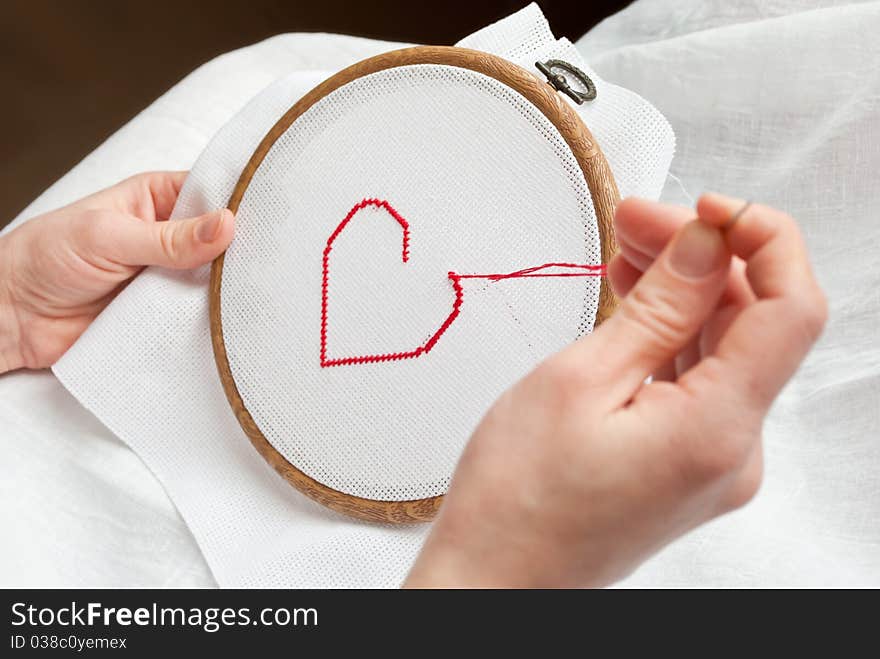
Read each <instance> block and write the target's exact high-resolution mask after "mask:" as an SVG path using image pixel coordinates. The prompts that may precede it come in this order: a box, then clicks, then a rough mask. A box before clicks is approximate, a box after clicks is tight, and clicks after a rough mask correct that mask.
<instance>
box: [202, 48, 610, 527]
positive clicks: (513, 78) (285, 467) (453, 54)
mask: <svg viewBox="0 0 880 659" xmlns="http://www.w3.org/2000/svg"><path fill="white" fill-rule="evenodd" d="M415 64H435V65H447V66H455V67H459V68H464V69H470V70H471V71H477V72H479V73H482V74H484V75H486V76H489V77H491V78H494V79H495V80H498V81H499V82H501V83H503V84H505V85H507V86H508V87H511V88H512V89H514V90H516V91H517V92H519V93H520V94H522V95H523V96H524V97H525V98H526V99H527V100H528V101H530V102H531V103H532V104H533V105H534V106H536V107H537V108H538V109H539V110H540V111H541V112H542V113H543V114H544V116H546V117H547V119H549V120H550V121H551V122H552V123H553V124H554V125H555V126H556V128H557V130H559V133H560V134H561V135H562V137H563V138H564V139H565V141H566V143H567V144H568V146H569V148H571V151H572V153H573V154H574V156H575V158H576V159H577V162H578V163H579V164H580V167H581V170H582V171H583V173H584V178H585V179H586V182H587V185H588V187H589V190H590V195H591V196H592V199H593V206H594V208H595V211H596V220H597V223H598V229H599V235H600V238H601V249H602V261H603V263H608V262H609V260H610V259H611V256H612V255H613V254H614V252H615V251H616V247H617V246H616V242H615V239H614V228H613V224H612V218H613V216H614V209H615V208H616V206H617V202H618V199H619V193H618V191H617V185H616V183H615V181H614V177H613V175H612V173H611V169H610V168H609V166H608V163H607V162H606V160H605V157H604V156H603V155H602V152H601V150H600V149H599V145H598V144H597V143H596V141H595V139H594V138H593V136H592V134H591V133H590V131H589V130H588V129H587V127H586V126H585V125H584V123H583V121H581V118H580V117H579V116H578V114H577V113H576V112H575V111H574V110H573V109H572V107H571V106H570V105H569V104H568V103H567V102H566V101H565V100H564V99H563V98H562V96H561V94H559V93H557V91H556V89H554V87H552V86H551V85H550V84H548V82H547V81H545V80H541V79H540V78H538V77H537V76H535V75H533V74H532V73H530V72H529V71H527V70H525V69H523V68H521V67H519V66H517V65H516V64H513V63H512V62H509V61H507V60H505V59H502V58H500V57H496V56H494V55H490V54H488V53H483V52H479V51H475V50H469V49H465V48H456V47H449V46H419V47H415V48H404V49H402V50H395V51H391V52H388V53H383V54H381V55H377V56H375V57H371V58H369V59H366V60H363V61H361V62H358V63H357V64H354V65H352V66H350V67H348V68H347V69H343V70H342V71H340V72H339V73H337V74H336V75H334V76H332V77H331V78H329V79H327V80H325V81H324V82H322V83H321V84H320V85H318V86H317V87H315V88H314V89H313V90H312V91H310V92H309V93H308V94H306V95H305V96H303V97H302V98H301V99H300V100H299V101H297V102H296V103H295V104H294V105H293V107H291V108H290V109H289V110H288V111H287V112H286V113H285V114H284V115H283V116H282V117H281V118H280V119H279V120H278V122H277V123H276V124H275V125H274V126H273V127H272V129H271V130H270V131H269V132H268V133H267V135H266V136H265V137H264V138H263V140H262V141H261V142H260V144H259V146H257V148H256V150H255V151H254V153H253V155H252V156H251V159H250V160H249V161H248V163H247V165H246V166H245V168H244V170H243V171H242V173H241V177H240V178H239V180H238V183H237V185H236V186H235V190H234V191H233V193H232V197H231V198H230V199H229V204H228V205H227V206H228V208H229V209H230V210H232V212H234V213H237V212H238V207H239V204H240V203H241V199H242V197H243V196H244V193H245V190H247V187H248V185H249V184H250V182H251V179H252V178H253V176H254V174H255V173H256V171H257V169H258V168H259V166H260V164H261V163H262V162H263V159H264V157H265V156H266V154H267V152H268V151H269V149H270V148H271V147H272V145H273V144H274V143H275V141H276V140H277V139H278V138H279V137H280V136H281V135H283V134H284V133H285V132H286V131H287V129H288V128H290V126H291V125H292V124H293V122H294V121H296V119H297V118H298V117H300V116H301V115H302V114H303V113H305V112H306V111H307V110H308V109H309V108H311V107H312V106H313V105H314V104H315V103H316V102H318V101H319V100H320V99H322V98H323V97H324V96H326V95H327V94H329V93H331V92H333V91H334V90H336V89H338V88H339V87H342V86H343V85H346V84H348V83H350V82H352V81H353V80H356V79H357V78H360V77H362V76H366V75H369V74H372V73H376V72H378V71H383V70H385V69H390V68H394V67H399V66H410V65H415ZM224 257H225V255H224V254H221V255H220V256H218V257H217V258H216V259H215V260H214V263H213V265H212V267H211V281H210V288H209V296H210V319H211V342H212V344H213V346H214V357H215V361H216V363H217V369H218V371H219V373H220V381H221V382H222V384H223V389H224V391H225V392H226V397H227V399H228V400H229V404H230V405H231V406H232V410H233V411H234V412H235V416H236V418H237V419H238V422H239V423H240V424H241V427H242V429H243V430H244V432H245V434H246V435H247V436H248V438H249V439H250V441H251V443H252V444H253V445H254V447H255V448H256V449H257V451H258V452H259V453H260V455H261V456H263V458H264V459H265V460H266V461H267V462H268V463H269V464H270V465H272V467H273V468H274V469H275V470H276V471H277V472H278V473H279V474H281V476H283V477H284V478H285V480H287V481H288V482H289V483H290V484H292V485H293V486H294V487H295V488H296V489H298V490H299V491H300V492H302V493H303V494H305V495H306V496H308V497H309V498H311V499H314V500H315V501H317V502H319V503H321V504H323V505H325V506H327V507H328V508H331V509H333V510H335V511H337V512H340V513H343V514H345V515H349V516H353V517H357V518H360V519H365V520H369V521H373V522H384V523H397V524H405V523H413V522H426V521H429V520H431V519H432V518H433V517H434V516H435V515H436V513H437V511H438V509H439V508H440V504H441V503H442V500H443V496H442V495H439V496H435V497H429V498H425V499H415V500H410V501H378V500H374V499H365V498H362V497H357V496H353V495H350V494H346V493H344V492H340V491H338V490H335V489H332V488H330V487H328V486H326V485H324V484H323V483H320V482H318V481H316V480H315V479H313V478H311V477H310V476H308V475H306V474H305V473H303V472H302V471H300V470H299V469H298V468H297V467H296V466H294V465H293V464H291V463H290V462H289V461H288V460H287V458H285V457H284V456H283V455H282V454H281V453H280V452H279V451H278V450H277V449H275V447H274V446H272V445H271V444H270V443H269V441H268V440H267V439H266V437H265V436H264V435H263V433H262V431H261V430H260V428H259V427H258V426H257V424H256V422H255V421H254V419H253V417H252V416H251V414H250V412H249V411H248V410H247V408H246V407H245V405H244V402H243V400H242V398H241V395H240V393H239V391H238V387H237V385H236V384H235V380H234V379H233V376H232V371H231V370H230V367H229V360H228V358H227V353H226V345H225V343H224V339H223V326H222V314H221V297H220V292H221V283H222V280H223V261H224ZM616 305H617V302H616V299H615V296H614V293H613V292H612V290H611V288H610V286H609V285H608V281H607V280H606V279H605V278H603V279H602V281H601V284H600V292H599V305H598V309H597V312H596V325H598V324H599V323H601V322H602V321H603V320H605V319H607V318H608V317H609V316H610V315H611V314H612V313H613V311H614V309H615V307H616Z"/></svg>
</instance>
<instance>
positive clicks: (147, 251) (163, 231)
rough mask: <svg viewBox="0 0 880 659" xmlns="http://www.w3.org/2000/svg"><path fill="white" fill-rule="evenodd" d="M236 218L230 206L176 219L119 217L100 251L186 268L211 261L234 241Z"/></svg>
mask: <svg viewBox="0 0 880 659" xmlns="http://www.w3.org/2000/svg"><path fill="white" fill-rule="evenodd" d="M233 225H234V217H233V215H232V212H231V211H229V210H227V209H225V208H224V209H222V210H219V211H214V212H211V213H207V214H205V215H201V216H199V217H194V218H190V219H186V220H176V221H174V222H140V221H137V220H136V219H135V218H132V217H127V218H125V219H124V220H122V221H119V220H117V222H116V225H115V226H114V228H113V230H112V232H111V234H110V235H109V236H108V237H107V238H106V239H105V240H103V241H101V244H102V249H103V251H104V252H105V253H103V254H98V256H101V257H103V258H106V259H110V260H112V261H114V262H116V263H119V264H122V265H129V266H147V265H158V266H162V267H165V268H175V269H187V268H195V267H198V266H200V265H204V264H205V263H209V262H210V261H212V260H213V259H215V258H216V257H217V256H219V255H220V254H221V253H222V252H223V251H224V250H225V249H226V248H227V247H228V246H229V243H230V242H231V241H232V234H233V231H234V226H233Z"/></svg>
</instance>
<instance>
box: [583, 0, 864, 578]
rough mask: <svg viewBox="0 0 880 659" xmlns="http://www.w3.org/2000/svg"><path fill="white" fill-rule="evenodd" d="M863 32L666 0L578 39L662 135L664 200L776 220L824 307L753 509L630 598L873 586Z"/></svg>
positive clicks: (711, 531)
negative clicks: (774, 214)
mask: <svg viewBox="0 0 880 659" xmlns="http://www.w3.org/2000/svg"><path fill="white" fill-rule="evenodd" d="M878 30H880V3H878V2H869V3H841V2H821V1H815V0H814V1H812V2H803V1H800V2H797V1H793V0H775V1H774V2H760V3H731V2H724V0H713V1H711V2H688V1H687V0H675V1H669V0H667V1H662V2H661V1H645V2H637V3H635V4H634V5H631V6H630V7H629V8H628V9H626V10H624V11H623V12H622V13H621V14H619V15H617V16H615V17H613V18H611V19H609V20H607V21H605V22H604V23H603V24H600V25H599V26H597V27H596V28H595V29H594V30H593V31H592V32H590V33H589V34H588V35H587V36H586V37H585V38H584V39H583V40H581V42H580V43H579V46H580V47H581V48H582V49H583V51H584V52H585V53H587V54H588V56H589V61H590V63H591V65H592V66H593V67H595V68H596V70H597V71H599V73H600V74H601V75H602V76H603V77H605V78H607V79H609V80H614V81H615V82H619V83H620V84H623V85H626V86H627V87H628V88H630V89H632V90H633V91H636V92H638V93H640V94H642V95H644V96H645V98H648V99H650V100H651V101H652V102H654V103H655V104H656V105H657V107H658V108H659V109H660V110H661V111H662V112H663V113H664V115H665V116H666V117H667V118H668V119H669V120H670V122H671V123H672V125H673V127H674V129H675V132H676V137H677V142H678V147H677V154H676V158H675V161H674V162H673V165H672V175H673V177H675V178H673V177H670V182H669V184H668V186H667V189H666V190H665V191H664V195H663V196H664V198H665V199H666V200H669V201H673V202H681V203H688V201H689V199H690V197H692V196H694V197H695V196H697V195H699V194H700V193H701V192H703V191H705V190H716V191H719V192H726V193H729V194H734V195H738V196H740V197H742V198H750V199H755V200H759V201H762V202H765V203H768V204H771V205H773V206H777V207H779V208H783V209H785V210H786V211H788V212H790V213H791V214H792V215H793V216H794V217H795V218H797V219H798V221H799V223H800V226H801V228H802V230H803V232H804V235H805V237H806V241H807V244H808V247H809V249H810V252H811V255H812V259H813V263H814V265H815V269H816V272H817V275H818V278H819V281H820V283H821V284H822V287H823V288H824V290H825V292H826V294H827V295H828V298H829V302H830V320H829V323H828V326H827V328H826V330H825V334H824V337H823V338H822V339H821V340H820V342H819V343H818V345H817V346H816V348H815V349H814V350H813V352H812V353H811V354H810V356H809V357H808V359H807V361H806V363H805V364H804V365H803V367H802V368H801V370H800V372H799V373H798V375H797V376H796V378H795V379H794V380H793V381H792V382H791V383H790V385H789V386H788V387H787V388H786V389H785V391H784V392H783V394H782V396H781V397H780V398H779V399H778V401H777V403H776V405H775V406H774V408H773V410H772V413H771V414H770V416H769V418H768V420H767V423H766V425H765V428H764V439H765V455H766V468H765V479H764V485H763V488H762V490H761V492H760V494H759V495H758V497H757V498H756V499H755V500H754V501H753V502H752V503H751V504H750V505H749V506H747V507H746V508H745V509H743V510H741V511H738V512H737V513H735V514H732V515H729V516H727V517H724V518H722V519H720V520H717V521H716V522H714V523H712V524H709V525H708V526H706V527H704V528H701V529H698V530H697V531H696V532H694V533H692V534H690V535H689V536H688V537H686V538H684V539H682V540H681V541H679V542H676V543H674V544H673V545H672V546H671V547H669V548H668V549H667V550H665V551H664V552H662V553H661V554H660V555H659V556H657V557H656V558H655V559H653V560H651V561H649V562H648V563H647V564H646V565H645V566H643V568H642V569H641V570H639V571H638V572H637V573H636V574H635V575H633V576H632V577H631V578H630V579H629V580H628V581H627V583H628V584H630V585H691V586H699V585H706V586H708V585H725V586H769V585H778V586H810V585H812V586H823V585H835V586H874V587H877V586H880V342H878V340H877V337H878V329H877V324H878V320H880V266H878V264H877V258H876V246H877V245H878V244H880V222H878V220H877V213H878V208H880V185H878V181H877V176H876V172H878V171H880V124H878V122H877V117H878V116H880V76H878V75H877V72H878V68H877V63H878V62H880V44H878V42H877V39H876V35H877V32H878ZM676 179H678V180H676ZM679 182H680V183H679ZM756 340H760V337H756Z"/></svg>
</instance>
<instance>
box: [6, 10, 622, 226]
mask: <svg viewBox="0 0 880 659" xmlns="http://www.w3.org/2000/svg"><path fill="white" fill-rule="evenodd" d="M526 4H528V1H527V0H488V1H483V2H480V1H474V0H471V1H470V2H463V1H450V2H435V3H425V2H419V0H409V1H400V0H379V1H377V2H353V1H351V0H349V1H348V2H344V1H341V0H312V1H310V2H302V1H299V2H298V1H297V0H245V1H239V0H236V1H232V0H225V1H224V0H212V1H206V0H198V1H189V0H138V1H136V2H135V1H130V0H54V1H53V0H0V89H3V90H4V91H5V94H4V98H3V102H2V103H0V126H2V132H0V134H2V137H0V163H2V164H0V190H2V191H3V193H2V198H0V227H2V226H4V225H5V224H6V223H7V222H9V221H10V220H11V219H12V218H13V217H14V216H15V215H16V214H17V213H18V212H19V211H20V210H21V209H22V208H24V207H25V206H26V205H27V204H28V203H29V202H30V201H31V200H32V199H34V198H35V197H36V196H37V195H39V194H40V193H41V192H42V191H43V190H44V189H45V188H47V187H48V186H49V185H50V184H51V183H52V182H53V181H55V180H56V179H57V178H59V177H60V176H61V175H62V174H64V173H65V172H66V171H67V170H68V169H70V168H71V167H72V166H73V165H75V164H76V163H77V162H78V161H79V160H80V159H82V158H83V157H84V156H85V155H86V154H88V153H89V152H90V151H91V150H92V149H94V148H95V147H96V146H97V145H99V144H100V143H101V142H102V141H104V140H105V139H106V138H107V137H108V136H109V135H111V134H112V133H113V132H114V131H115V130H116V129H117V128H119V127H120V126H121V125H122V124H124V123H125V122H126V121H128V120H129V119H130V118H131V117H133V116H134V115H135V114H137V113H138V112H139V111H140V110H141V109H143V108H144V107H145V106H147V105H148V104H149V103H150V102H151V101H153V100H154V99H155V98H156V97H157V96H159V95H160V94H162V93H163V92H164V91H165V90H166V89H168V88H169V87H170V86H172V85H173V84H174V83H175V82H177V81H178V80H180V79H181V78H182V77H184V76H185V75H186V74H187V73H189V72H190V71H192V70H193V69H194V68H196V67H197V66H198V65H200V64H202V63H204V62H205V61H207V60H209V59H211V58H212V57H214V56H216V55H219V54H220V53H223V52H226V51H228V50H232V49H235V48H239V47H241V46H245V45H248V44H251V43H254V42H256V41H260V40H262V39H265V38H266V37H269V36H272V35H274V34H278V33H281V32H297V31H299V32H315V31H320V32H340V33H346V34H356V35H360V36H365V37H374V38H381V39H387V40H391V41H408V42H411V43H427V44H452V43H455V42H456V41H457V40H458V39H460V38H461V37H463V36H465V35H467V34H469V33H470V32H472V31H474V30H476V29H478V28H480V27H482V26H484V25H486V24H488V23H491V22H492V21H495V20H497V19H499V18H502V17H504V16H506V15H507V14H510V13H512V12H513V11H515V10H517V9H519V8H520V7H523V6H525V5H526ZM627 4H629V3H628V1H626V0H542V1H541V2H540V5H541V8H542V9H543V10H544V13H545V14H546V16H547V18H548V20H549V21H550V26H551V27H552V29H553V31H554V33H555V34H556V35H557V36H566V37H568V38H569V39H571V40H572V41H574V40H576V39H577V38H579V37H580V36H581V35H583V34H584V33H585V32H586V31H587V30H588V29H589V28H590V27H592V26H593V25H595V24H596V23H598V22H599V21H600V20H601V19H602V18H604V17H605V16H608V15H610V14H612V13H614V12H615V11H617V10H618V9H621V8H622V7H624V6H625V5H627Z"/></svg>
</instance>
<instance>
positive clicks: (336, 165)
mask: <svg viewBox="0 0 880 659" xmlns="http://www.w3.org/2000/svg"><path fill="white" fill-rule="evenodd" d="M600 261H601V257H600V237H599V234H598V229H597V223H596V218H595V214H594V210H593V205H592V201H591V198H590V193H589V189H588V187H587V183H586V181H585V179H584V175H583V173H582V172H581V169H580V167H579V166H578V163H577V160H576V159H575V157H574V154H573V153H572V151H571V149H570V148H569V147H568V145H567V144H566V143H565V141H564V139H563V138H562V136H561V135H560V134H559V131H558V130H557V129H556V127H555V126H554V125H553V124H552V123H551V122H550V121H549V120H548V119H547V118H546V117H545V116H544V115H543V114H542V113H541V111H540V109H538V108H537V107H535V106H534V105H532V104H531V103H530V102H529V101H527V100H526V99H525V98H524V97H523V96H522V95H520V94H519V93H518V92H516V91H515V90H514V89H512V88H510V87H508V86H506V85H504V84H503V83H501V82H499V81H497V80H495V79H493V78H489V77H487V76H485V75H483V74H481V73H477V72H474V71H470V70H467V69H463V68H459V67H453V66H445V65H413V66H403V67H396V68H392V69H387V70H384V71H380V72H378V73H373V74H371V75H368V76H364V77H361V78H358V79H357V80H355V81H353V82H351V83H348V84H346V85H344V86H343V87H341V88H340V89H337V90H336V91H334V92H332V93H331V94H329V95H328V96H326V97H325V98H323V99H321V100H320V101H318V102H317V103H316V104H315V105H314V106H312V107H311V108H310V109H309V110H307V111H306V112H305V113H304V114H303V115H302V116H301V117H299V118H298V119H297V120H296V121H295V122H294V123H293V125H292V126H291V127H290V128H289V129H288V130H287V131H286V132H285V133H284V134H283V135H282V136H281V137H280V138H279V139H278V140H277V141H276V142H275V144H274V145H273V146H272V148H271V149H270V151H269V153H268V154H267V156H266V158H265V159H264V160H263V161H262V163H261V164H260V166H259V168H258V169H257V171H256V173H255V175H254V177H253V179H252V180H251V181H250V184H249V185H248V188H247V192H246V193H245V195H244V197H243V199H242V202H241V204H240V206H239V210H238V223H237V231H236V237H235V240H234V241H233V244H232V246H231V247H230V249H229V250H228V252H227V255H226V258H225V263H224V270H223V283H222V287H221V295H222V306H221V309H222V320H223V325H222V326H223V337H224V342H225V345H226V351H227V355H228V359H229V366H230V371H231V373H232V375H233V378H234V380H235V384H236V387H237V389H238V391H239V394H240V395H241V397H242V400H243V402H244V404H245V406H246V407H247V409H248V410H249V411H250V413H251V416H252V417H253V418H254V421H255V422H256V424H257V426H258V427H259V428H260V430H261V431H262V433H263V434H264V436H265V437H266V438H267V439H268V441H269V442H270V443H271V444H272V445H273V446H274V447H275V448H276V449H277V450H278V451H280V452H281V453H282V454H283V455H284V456H285V458H287V459H288V461H289V462H291V463H292V464H293V465H294V466H296V467H298V468H299V469H301V470H302V471H304V472H305V473H306V474H307V475H309V476H311V477H312V478H314V479H316V480H318V481H319V482H321V483H323V484H325V485H327V486H329V487H331V488H333V489H335V490H338V491H341V492H344V493H347V494H351V495H355V496H358V497H366V498H369V499H379V500H394V501H396V500H410V499H422V498H425V497H432V496H436V495H439V494H444V493H445V492H446V489H447V485H448V483H449V479H450V477H451V475H452V472H453V469H454V467H455V464H456V462H457V460H458V457H459V455H460V453H461V450H462V448H463V447H464V444H465V443H466V441H467V439H468V437H469V436H470V434H471V433H472V431H473V429H474V427H475V426H476V424H477V423H478V422H479V420H480V418H481V417H482V415H483V414H485V412H486V410H487V409H488V408H489V406H490V405H491V404H492V402H493V401H494V400H495V399H496V398H497V397H498V396H499V395H500V394H501V393H502V392H503V391H504V390H505V389H506V388H508V387H509V386H510V385H512V384H513V383H514V382H516V381H517V380H518V379H520V378H521V377H522V376H524V375H525V374H526V373H527V372H528V371H529V370H530V369H531V368H532V367H533V366H534V365H535V364H536V363H538V362H539V361H540V360H541V359H543V358H544V357H546V356H548V355H549V354H552V353H553V352H556V351H558V350H559V349H561V348H562V347H563V346H565V345H566V344H568V343H570V342H571V341H573V340H574V339H575V338H576V337H577V336H578V334H579V333H583V332H585V331H589V330H590V329H591V328H592V326H593V320H594V318H595V314H596V306H597V301H598V297H599V285H600V280H599V278H598V277H596V276H590V275H591V274H592V273H591V272H590V271H588V270H575V269H573V268H570V267H569V268H565V267H554V268H548V269H547V270H542V271H538V272H534V273H532V275H531V276H530V277H527V278H526V277H511V278H505V279H500V280H497V281H493V280H492V279H491V278H489V276H488V275H491V274H498V273H515V272H516V271H520V270H522V269H524V268H532V267H535V266H540V265H543V264H552V263H568V264H585V265H590V264H593V265H598V264H599V263H600ZM566 270H567V271H568V272H569V274H572V275H579V276H567V277H558V276H544V275H552V274H556V273H558V272H559V271H563V272H564V271H566ZM450 273H453V274H450Z"/></svg>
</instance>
